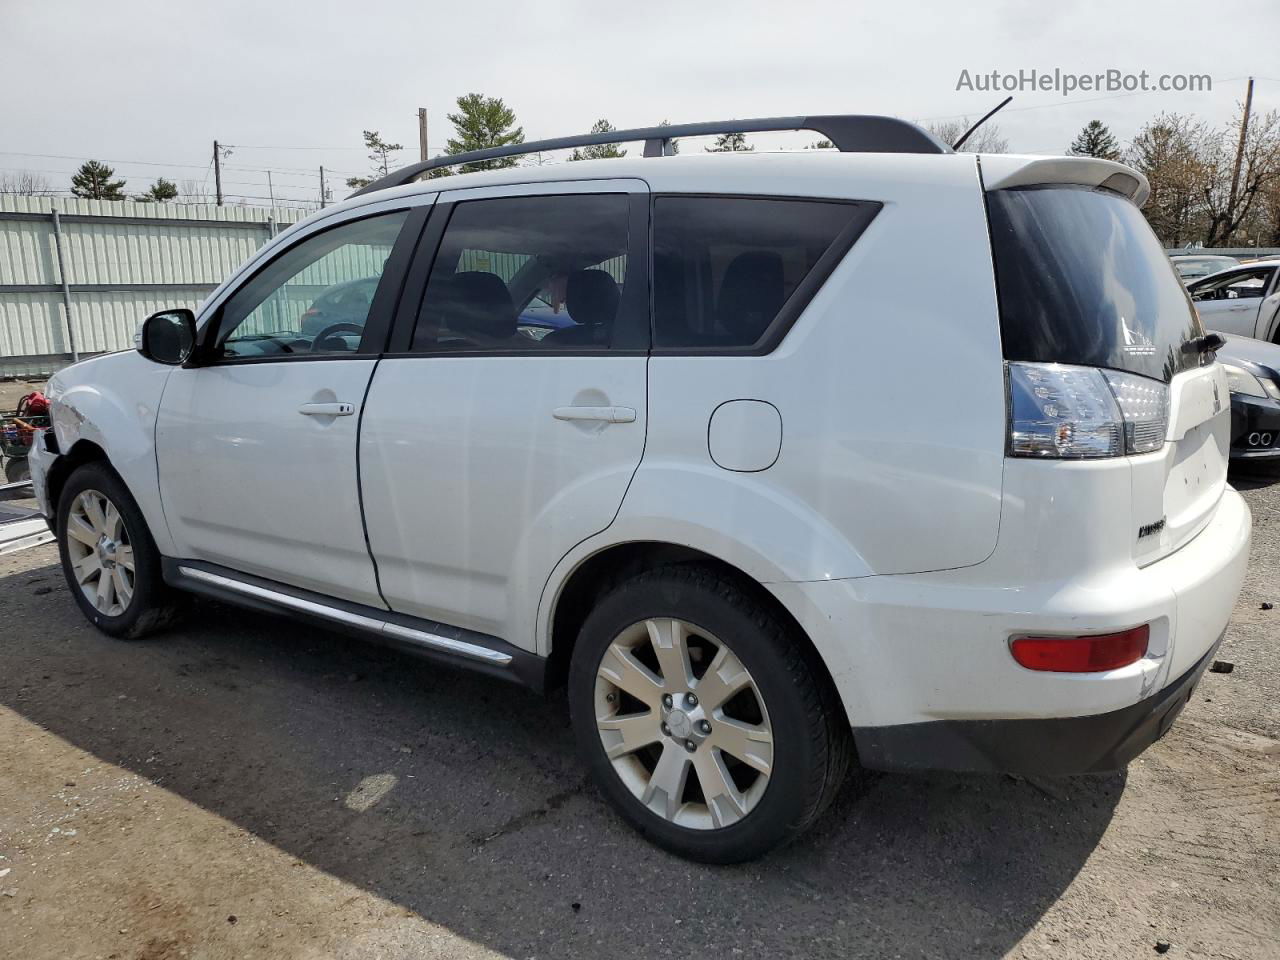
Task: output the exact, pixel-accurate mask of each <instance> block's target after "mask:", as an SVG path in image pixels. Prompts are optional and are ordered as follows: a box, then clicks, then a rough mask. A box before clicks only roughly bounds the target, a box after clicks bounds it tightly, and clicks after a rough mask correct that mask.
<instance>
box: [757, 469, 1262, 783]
mask: <svg viewBox="0 0 1280 960" xmlns="http://www.w3.org/2000/svg"><path fill="white" fill-rule="evenodd" d="M1011 472H1012V471H1011ZM1048 473H1055V471H1049V472H1048ZM1087 480H1088V477H1087V476H1084V470H1075V471H1073V472H1072V475H1071V476H1070V477H1068V479H1067V480H1066V481H1064V482H1063V484H1062V485H1061V486H1060V487H1057V488H1053V487H1051V488H1050V489H1049V493H1051V494H1053V497H1054V499H1056V501H1057V502H1056V503H1052V509H1054V510H1055V511H1057V512H1058V514H1060V515H1061V516H1063V517H1068V518H1071V521H1072V522H1073V523H1075V524H1077V525H1079V527H1080V531H1079V533H1078V535H1076V536H1074V537H1072V536H1071V534H1070V531H1066V532H1064V529H1063V527H1062V526H1061V525H1060V524H1059V523H1057V522H1054V523H1053V524H1052V525H1049V524H1047V523H1046V524H1045V527H1047V528H1048V529H1042V531H1041V532H1040V533H1038V534H1037V531H1036V528H1035V527H1034V525H1031V524H1028V523H1027V522H1026V521H1025V520H1021V519H1019V522H1017V523H1015V522H1012V521H1011V522H1008V523H1005V524H1004V527H1003V529H1002V531H1001V541H1002V545H1001V546H1000V547H998V548H997V551H996V553H995V554H994V555H993V556H992V557H991V558H990V559H989V560H987V561H986V562H985V563H983V564H979V565H977V566H974V567H968V568H963V569H960V570H949V571H939V572H936V573H928V574H913V575H895V576H879V577H866V578H862V579H859V580H830V581H820V582H810V583H786V584H783V583H775V584H770V585H769V589H770V590H771V591H772V592H773V593H774V595H775V596H777V597H778V599H779V600H780V601H781V602H782V603H783V604H784V605H785V606H786V607H787V608H788V609H789V610H790V611H792V613H793V614H794V615H795V616H796V618H797V620H798V621H799V622H800V624H801V626H802V627H803V628H804V629H805V631H806V632H807V633H808V635H809V637H810V638H811V639H812V641H813V643H814V645H815V647H816V648H817V649H818V652H819V653H820V654H821V656H822V658H823V660H824V662H825V663H826V664H827V667H828V669H829V671H830V673H831V677H832V679H833V681H834V683H835V686H836V689H837V690H838V691H839V694H840V697H841V700H842V702H843V704H844V706H845V712H846V714H847V716H848V718H849V723H850V725H851V726H852V727H853V729H854V731H855V733H856V734H857V738H858V742H859V746H860V747H861V748H862V749H863V752H864V754H865V756H864V762H866V763H869V764H870V765H877V766H892V767H895V768H899V769H904V768H905V769H922V768H927V767H933V766H941V767H943V768H945V769H952V770H955V769H977V770H991V769H1005V768H1006V767H1005V766H1003V765H1005V764H1007V765H1008V767H1009V768H1012V769H1022V770H1030V769H1038V770H1041V771H1046V770H1048V769H1053V770H1054V772H1058V773H1067V772H1083V771H1086V770H1095V769H1107V768H1109V767H1110V766H1114V765H1118V764H1123V763H1124V762H1127V760H1128V759H1131V758H1132V756H1134V755H1136V753H1137V752H1139V751H1140V750H1141V749H1142V748H1143V747H1145V746H1146V745H1147V744H1149V743H1150V742H1151V741H1152V740H1153V739H1155V737H1156V736H1158V734H1159V730H1160V726H1161V724H1163V723H1164V721H1165V719H1166V717H1168V719H1169V720H1170V721H1171V720H1172V715H1173V713H1172V707H1169V709H1168V710H1163V711H1162V707H1163V706H1164V705H1166V704H1167V703H1168V704H1171V703H1173V702H1174V701H1175V700H1176V696H1177V694H1176V690H1177V689H1178V686H1179V684H1182V683H1183V682H1184V681H1186V680H1187V678H1194V677H1195V676H1198V672H1197V671H1198V670H1199V669H1202V668H1203V665H1204V663H1205V662H1206V661H1207V660H1208V658H1209V657H1210V655H1211V651H1212V648H1213V647H1214V646H1215V645H1216V643H1217V642H1218V641H1219V639H1220V638H1221V637H1222V635H1223V633H1224V631H1225V630H1226V627H1227V622H1228V620H1229V619H1230V616H1231V611H1232V609H1233V608H1234V606H1235V601H1236V598H1237V596H1238V595H1239V592H1240V587H1241V584H1242V583H1243V581H1244V575H1245V570H1246V567H1247V566H1248V559H1249V545H1250V533H1251V526H1252V522H1251V517H1250V513H1249V508H1248V505H1247V504H1246V503H1245V502H1244V500H1243V498H1241V497H1240V495H1239V494H1238V493H1236V492H1235V491H1234V490H1232V489H1230V488H1229V487H1228V488H1227V489H1226V490H1225V491H1224V492H1223V494H1222V496H1221V499H1220V500H1219V502H1218V504H1217V506H1216V507H1215V508H1214V511H1213V514H1212V516H1211V518H1210V519H1209V520H1208V523H1207V524H1206V526H1205V527H1204V528H1203V529H1202V530H1201V531H1200V532H1199V533H1198V534H1197V535H1196V536H1195V537H1193V538H1192V539H1191V540H1190V541H1188V542H1187V543H1185V544H1184V545H1182V546H1181V547H1180V548H1179V549H1178V550H1176V551H1175V552H1173V553H1172V554H1170V555H1169V556H1166V557H1164V558H1163V559H1160V560H1157V561H1155V562H1153V563H1149V564H1147V565H1145V566H1138V565H1137V563H1136V562H1135V561H1134V560H1133V558H1132V557H1124V556H1123V555H1122V554H1121V551H1129V550H1131V549H1132V547H1131V542H1132V537H1133V535H1134V531H1133V530H1132V529H1131V528H1130V526H1129V524H1128V523H1120V522H1117V521H1115V520H1114V519H1112V518H1111V517H1109V516H1107V517H1104V518H1102V520H1100V521H1097V520H1094V519H1093V518H1092V517H1091V516H1090V512H1089V509H1090V503H1092V504H1093V507H1092V509H1093V510H1094V512H1095V513H1096V512H1098V509H1099V508H1098V507H1097V504H1098V503H1100V502H1103V501H1099V500H1097V498H1096V497H1095V498H1093V499H1092V500H1091V501H1088V500H1087V501H1086V502H1084V503H1083V504H1077V503H1076V502H1073V501H1071V500H1069V499H1068V497H1069V495H1070V492H1071V490H1072V489H1074V488H1078V487H1080V486H1082V485H1085V484H1086V483H1087ZM1022 499H1025V501H1026V502H1027V503H1031V504H1043V503H1045V502H1046V501H1048V500H1049V499H1050V498H1048V497H1046V496H1045V494H1044V493H1043V492H1041V493H1040V494H1038V495H1037V496H1035V497H1030V496H1028V497H1026V498H1020V500H1022ZM1046 509H1049V508H1046ZM1127 510H1128V505H1127V504H1124V505H1123V509H1122V510H1121V513H1122V515H1123V514H1124V513H1125V512H1126V511H1127ZM1108 538H1111V539H1113V540H1114V542H1113V543H1112V542H1109V539H1108ZM1104 548H1105V549H1104ZM1090 551H1093V552H1092V553H1091V552H1090ZM1139 624H1149V625H1150V631H1151V642H1150V646H1149V647H1148V652H1147V655H1146V656H1145V657H1143V658H1142V659H1141V660H1139V661H1137V662H1136V663H1132V664H1129V665H1127V666H1124V667H1121V668H1119V669H1116V670H1109V671H1105V672H1100V673H1048V672H1043V671H1035V670H1028V669H1026V668H1024V667H1022V666H1020V665H1019V664H1018V663H1017V662H1016V661H1015V660H1014V659H1013V656H1012V655H1011V654H1010V652H1009V643H1010V640H1011V639H1012V638H1013V637H1015V636H1019V635H1055V634H1056V635H1080V634H1089V633H1109V632H1113V631H1117V630H1124V629H1128V628H1130V627H1134V626H1137V625H1139ZM1170 690H1173V691H1175V692H1172V693H1167V691H1170ZM1151 730H1155V733H1151ZM935 737H936V738H937V739H938V743H934V742H933V739H934V738H935ZM1006 737H1008V738H1010V742H1009V743H1008V744H1003V743H1002V741H1003V740H1004V739H1005V738H1006ZM1033 745H1034V749H1033ZM1042 751H1043V752H1046V753H1049V754H1051V755H1050V756H1047V757H1038V756H1035V755H1034V754H1037V753H1040V752H1042ZM1052 754H1060V756H1053V755H1052Z"/></svg>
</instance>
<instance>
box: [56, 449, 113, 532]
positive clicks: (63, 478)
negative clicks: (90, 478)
mask: <svg viewBox="0 0 1280 960" xmlns="http://www.w3.org/2000/svg"><path fill="white" fill-rule="evenodd" d="M86 463H105V464H106V465H107V466H108V467H111V459H110V458H109V457H108V456H107V451H106V450H104V449H102V447H100V446H99V445H98V444H96V443H94V442H93V441H92V440H77V441H76V442H75V443H74V444H72V445H71V449H70V450H68V451H67V452H66V453H64V454H62V455H61V456H59V457H57V458H55V459H54V461H53V463H52V464H51V465H50V466H49V472H48V474H47V476H46V478H45V493H46V496H47V497H48V503H49V509H50V510H51V511H53V513H54V516H55V517H56V516H57V511H58V501H59V500H61V499H62V489H63V487H65V486H66V485H67V480H68V478H70V476H71V474H72V473H74V472H75V471H76V469H77V468H78V467H81V466H83V465H84V464H86ZM111 470H112V472H113V473H116V476H119V473H118V472H117V471H116V470H115V468H114V467H111ZM121 482H123V481H121ZM126 486H128V485H127V484H126Z"/></svg>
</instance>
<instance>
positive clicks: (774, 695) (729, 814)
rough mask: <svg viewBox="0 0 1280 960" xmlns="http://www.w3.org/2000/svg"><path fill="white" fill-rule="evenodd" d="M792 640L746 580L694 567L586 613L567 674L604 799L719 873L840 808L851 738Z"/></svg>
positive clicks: (606, 599)
mask: <svg viewBox="0 0 1280 960" xmlns="http://www.w3.org/2000/svg"><path fill="white" fill-rule="evenodd" d="M793 630H794V628H790V627H789V626H788V625H787V624H785V623H784V622H783V621H782V620H781V618H780V617H779V616H778V615H777V614H775V613H774V612H773V611H772V610H770V609H769V608H768V607H767V606H765V605H763V604H761V603H759V602H758V601H757V600H756V599H755V598H754V597H753V596H751V595H750V593H749V592H748V591H747V590H745V589H743V587H742V586H740V585H739V584H738V583H737V582H736V581H735V580H733V579H730V578H728V577H726V576H724V575H722V574H720V573H719V572H717V571H715V570H714V569H711V568H709V567H702V566H695V565H676V566H667V567H661V568H658V569H655V570H651V571H648V572H646V573H642V574H640V575H638V576H636V577H634V578H633V579H629V580H626V581H624V582H622V583H620V584H618V585H616V586H615V587H613V588H612V589H610V590H608V591H607V592H606V593H605V594H603V595H602V596H601V598H600V599H599V601H598V602H597V603H596V606H595V608H594V609H593V610H592V611H591V613H590V614H589V615H588V616H587V619H586V621H585V623H584V624H583V626H582V630H581V632H580V634H579V637H578V641H577V644H576V646H575V647H574V652H573V657H572V660H571V663H570V667H569V684H568V696H569V708H570V714H571V717H572V723H573V728H574V733H575V735H576V737H577V741H578V747H579V750H580V751H581V753H582V755H583V758H584V759H585V761H586V763H587V766H588V767H589V769H590V771H591V773H592V775H593V777H594V778H595V780H596V782H597V784H598V785H599V787H600V789H601V790H602V791H603V792H604V794H605V796H607V797H608V798H609V800H610V802H611V803H612V804H613V805H614V806H615V807H616V808H617V810H618V811H619V812H620V813H621V814H622V816H623V817H624V818H625V819H626V820H627V821H628V822H630V823H631V825H632V826H633V827H635V828H636V830H638V831H639V832H640V833H641V834H643V835H644V836H645V837H647V838H648V839H650V840H652V841H653V842H654V843H656V844H657V845H658V846H661V847H663V848H665V849H667V850H669V851H671V852H673V853H676V854H678V855H680V856H682V857H687V858H689V859H692V860H699V861H703V862H707V863H737V862H741V861H744V860H750V859H753V858H755V857H759V856H761V855H762V854H764V853H765V852H766V851H768V850H770V849H772V848H773V847H775V846H778V845H779V844H782V843H785V842H786V841H788V840H790V839H792V838H794V837H796V836H797V835H799V834H800V833H801V832H803V831H804V830H805V829H807V828H808V827H809V826H810V825H812V824H813V823H814V821H816V820H817V819H818V817H819V816H820V815H821V814H822V812H823V811H824V810H825V809H826V807H827V806H828V804H829V803H830V802H831V800H832V799H833V798H834V796H835V794H836V791H837V790H838V788H839V787H840V784H841V783H842V782H843V780H844V778H845V775H846V773H847V772H848V769H849V764H850V761H851V758H852V737H851V733H850V730H849V726H848V723H847V721H846V719H845V716H844V712H843V710H842V709H841V707H840V704H839V701H838V698H837V697H836V694H835V690H834V688H833V686H832V684H831V681H830V679H829V678H828V677H827V675H826V673H825V671H824V670H823V668H822V666H821V664H820V663H819V662H818V661H817V658H816V655H815V654H813V653H812V651H811V650H810V649H809V648H808V646H807V645H806V644H805V643H804V642H803V640H802V638H797V637H796V636H794V633H793ZM681 638H683V642H679V641H680V640H681ZM660 648H661V649H660ZM680 649H683V650H684V651H686V653H685V655H684V656H679V655H678V654H677V653H675V652H673V651H678V650H680ZM664 665H665V666H666V669H663V667H664ZM713 668H714V669H713ZM681 669H684V670H685V671H686V674H685V676H684V677H683V678H681V677H680V676H679V671H680V670H681ZM743 672H745V674H746V675H747V678H746V683H745V685H744V684H743V680H742V674H743ZM646 673H647V676H646ZM668 676H670V677H672V678H674V679H672V680H670V681H668V679H667V678H668ZM655 683H657V684H658V685H659V686H658V687H657V691H658V692H655V689H654V684H655ZM735 689H737V692H736V693H733V694H732V695H731V696H728V697H726V696H725V694H726V692H728V691H732V690H735ZM699 691H701V693H699ZM689 694H693V697H692V698H690V697H689ZM667 695H670V697H671V702H670V704H668V702H667V701H666V700H665V699H664V697H666V696H667ZM663 724H665V725H663ZM602 725H603V726H602ZM765 738H767V742H766V739H765ZM606 740H607V741H608V742H609V748H608V749H606ZM610 752H612V754H613V755H612V758H611V756H610ZM693 781H696V783H694V782H693ZM665 787H669V789H666V788H665ZM673 794H678V796H675V798H674V799H672V795H673Z"/></svg>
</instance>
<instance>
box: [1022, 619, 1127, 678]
mask: <svg viewBox="0 0 1280 960" xmlns="http://www.w3.org/2000/svg"><path fill="white" fill-rule="evenodd" d="M1150 639H1151V628H1150V626H1148V625H1147V624H1143V625H1142V626H1140V627H1134V628H1133V629H1132V630H1125V631H1122V632H1121V633H1103V634H1095V635H1093V636H1084V637H1015V638H1014V639H1013V642H1012V643H1011V644H1010V645H1009V650H1010V652H1011V653H1012V654H1013V659H1015V660H1017V661H1018V663H1020V664H1021V665H1022V666H1024V667H1026V668H1027V669H1028V670H1047V671H1050V672H1052V673H1101V672H1102V671H1104V670H1115V669H1118V668H1119V667H1127V666H1128V665H1129V664H1131V663H1137V662H1138V661H1139V660H1141V659H1142V658H1143V657H1144V656H1146V654H1147V643H1148V641H1149V640H1150Z"/></svg>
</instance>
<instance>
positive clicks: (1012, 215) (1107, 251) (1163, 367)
mask: <svg viewBox="0 0 1280 960" xmlns="http://www.w3.org/2000/svg"><path fill="white" fill-rule="evenodd" d="M987 204H988V211H989V215H990V222H991V247H992V253H993V256H994V258H995V268H996V285H997V289H998V292H999V299H1000V331H1001V335H1002V339H1003V341H1004V356H1005V359H1006V360H1025V361H1031V362H1036V363H1073V364H1079V365H1082V366H1090V367H1109V368H1112V369H1116V370H1126V371H1128V372H1130V373H1136V374H1140V375H1141V376H1146V377H1152V378H1154V379H1157V380H1164V381H1166V382H1168V381H1169V380H1171V379H1172V378H1173V377H1174V375H1176V374H1178V373H1180V372H1182V371H1183V370H1186V369H1190V368H1192V367H1195V366H1198V365H1199V363H1200V362H1201V356H1200V354H1198V353H1195V352H1193V351H1192V352H1188V351H1184V350H1183V349H1182V347H1183V344H1184V343H1186V342H1187V341H1188V340H1190V339H1192V338H1194V337H1199V336H1202V335H1203V333H1204V330H1203V328H1202V327H1201V325H1200V319H1199V317H1198V316H1197V315H1196V312H1195V309H1194V307H1192V305H1191V301H1190V300H1189V299H1188V297H1187V294H1186V291H1185V290H1184V288H1183V286H1182V283H1181V282H1180V281H1179V280H1178V275H1177V273H1176V272H1175V271H1174V269H1173V266H1172V265H1171V264H1170V263H1169V258H1168V257H1167V256H1165V253H1164V250H1163V249H1162V248H1161V246H1160V242H1159V241H1158V240H1157V239H1156V236H1155V234H1154V233H1152V232H1151V228H1150V227H1149V226H1148V225H1147V221H1146V220H1145V218H1144V217H1143V216H1142V212H1141V211H1140V210H1139V209H1138V208H1137V207H1136V206H1134V204H1133V203H1132V202H1130V201H1129V200H1128V199H1126V198H1125V197H1123V196H1121V195H1120V194H1118V193H1114V192H1112V191H1110V190H1104V189H1089V188H1084V187H1069V186H1054V187H1029V188H1015V189H1009V190H995V191H992V192H990V193H988V194H987Z"/></svg>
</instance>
